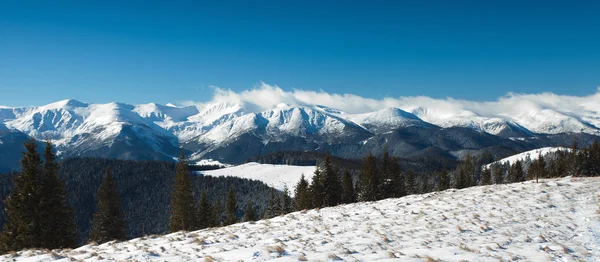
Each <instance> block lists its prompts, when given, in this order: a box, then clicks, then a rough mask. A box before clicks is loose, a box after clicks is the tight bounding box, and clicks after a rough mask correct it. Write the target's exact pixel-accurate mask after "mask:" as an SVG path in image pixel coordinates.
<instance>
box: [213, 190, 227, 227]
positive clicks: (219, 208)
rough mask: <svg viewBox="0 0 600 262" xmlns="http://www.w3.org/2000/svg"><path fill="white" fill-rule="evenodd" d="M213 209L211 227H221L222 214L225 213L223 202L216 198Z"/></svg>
mask: <svg viewBox="0 0 600 262" xmlns="http://www.w3.org/2000/svg"><path fill="white" fill-rule="evenodd" d="M213 208H214V210H215V221H214V222H215V224H214V225H213V226H215V227H218V226H221V225H222V221H223V213H224V212H225V207H224V206H223V200H221V198H220V197H217V200H216V201H215V204H214V206H213Z"/></svg>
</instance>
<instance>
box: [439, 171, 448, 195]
mask: <svg viewBox="0 0 600 262" xmlns="http://www.w3.org/2000/svg"><path fill="white" fill-rule="evenodd" d="M448 188H450V177H449V176H448V171H447V170H446V169H444V170H443V171H442V172H441V173H440V174H439V177H438V184H437V190H438V191H444V190H446V189H448Z"/></svg>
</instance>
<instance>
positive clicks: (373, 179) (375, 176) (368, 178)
mask: <svg viewBox="0 0 600 262" xmlns="http://www.w3.org/2000/svg"><path fill="white" fill-rule="evenodd" d="M380 184H381V179H380V176H379V171H378V170H377V159H376V158H375V157H374V156H373V155H371V154H369V156H368V157H366V158H365V159H364V161H363V166H362V168H361V170H360V174H359V176H358V184H357V191H358V194H357V195H358V198H359V200H360V201H375V200H378V199H379V196H380V191H379V185H380Z"/></svg>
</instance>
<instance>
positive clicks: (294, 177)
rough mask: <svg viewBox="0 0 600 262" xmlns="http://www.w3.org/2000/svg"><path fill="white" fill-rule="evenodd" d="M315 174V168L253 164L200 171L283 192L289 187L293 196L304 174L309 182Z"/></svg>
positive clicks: (203, 173) (208, 174)
mask: <svg viewBox="0 0 600 262" xmlns="http://www.w3.org/2000/svg"><path fill="white" fill-rule="evenodd" d="M314 172H315V167H314V166H291V165H270V164H259V163H254V162H251V163H246V164H243V165H239V166H234V167H228V168H222V169H217V170H210V171H199V172H198V173H200V174H202V175H206V176H215V177H220V176H225V177H227V176H235V177H239V178H247V179H253V180H258V181H261V182H263V183H265V184H267V185H269V186H270V187H274V188H276V189H279V190H283V188H284V187H286V186H287V188H288V189H289V191H290V194H291V195H292V196H293V194H294V189H295V188H296V184H298V181H300V177H301V176H302V174H304V177H305V178H306V180H307V181H311V180H312V177H313V176H314Z"/></svg>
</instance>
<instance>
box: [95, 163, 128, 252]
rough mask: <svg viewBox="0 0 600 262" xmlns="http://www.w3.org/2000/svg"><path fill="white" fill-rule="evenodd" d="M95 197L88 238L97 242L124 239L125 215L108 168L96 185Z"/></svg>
mask: <svg viewBox="0 0 600 262" xmlns="http://www.w3.org/2000/svg"><path fill="white" fill-rule="evenodd" d="M96 198H97V205H96V212H95V213H94V218H93V220H92V229H91V233H90V240H91V241H95V242H97V243H104V242H108V241H111V240H125V239H126V238H127V237H126V235H125V229H126V226H125V215H124V213H123V211H122V210H123V208H122V205H123V203H122V202H121V196H120V195H119V191H117V185H116V184H115V182H114V180H113V179H112V177H111V174H110V169H109V168H106V175H105V176H104V180H103V181H102V183H100V187H98V191H97V193H96Z"/></svg>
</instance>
